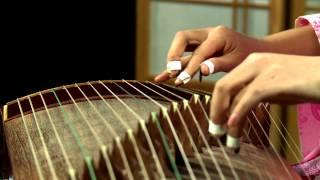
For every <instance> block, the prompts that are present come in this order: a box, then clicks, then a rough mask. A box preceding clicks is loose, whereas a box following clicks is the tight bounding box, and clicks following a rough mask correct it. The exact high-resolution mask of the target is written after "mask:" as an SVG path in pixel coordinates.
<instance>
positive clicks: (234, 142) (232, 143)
mask: <svg viewBox="0 0 320 180" xmlns="http://www.w3.org/2000/svg"><path fill="white" fill-rule="evenodd" d="M227 147H229V148H232V149H237V148H239V147H240V138H237V137H232V136H230V135H229V134H228V135H227Z"/></svg>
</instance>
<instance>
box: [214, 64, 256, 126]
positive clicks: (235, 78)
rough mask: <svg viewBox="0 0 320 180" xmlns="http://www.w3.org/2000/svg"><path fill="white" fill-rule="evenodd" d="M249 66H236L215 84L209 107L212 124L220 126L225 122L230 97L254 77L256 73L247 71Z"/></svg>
mask: <svg viewBox="0 0 320 180" xmlns="http://www.w3.org/2000/svg"><path fill="white" fill-rule="evenodd" d="M250 66H251V65H250V64H249V65H243V66H238V67H237V68H236V69H234V70H233V71H231V72H230V73H229V74H227V75H225V76H224V77H223V78H222V79H221V80H219V81H218V82H217V83H216V85H215V87H214V90H213V95H212V100H211V107H210V118H211V120H212V121H213V123H214V124H216V125H220V126H222V125H223V124H225V123H226V122H227V119H228V116H229V112H230V107H231V105H230V102H231V100H232V97H233V96H234V95H235V94H236V93H237V92H239V91H241V89H243V88H245V86H246V84H247V83H248V82H250V81H252V79H254V77H255V76H256V74H257V71H255V70H251V71H248V70H247V69H248V68H251V67H250Z"/></svg>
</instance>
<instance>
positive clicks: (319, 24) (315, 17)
mask: <svg viewBox="0 0 320 180" xmlns="http://www.w3.org/2000/svg"><path fill="white" fill-rule="evenodd" d="M309 24H310V25H311V26H312V27H313V29H314V31H315V33H316V35H317V37H318V40H319V43H320V14H312V15H306V16H300V17H299V18H297V19H296V22H295V26H296V27H301V26H306V25H309Z"/></svg>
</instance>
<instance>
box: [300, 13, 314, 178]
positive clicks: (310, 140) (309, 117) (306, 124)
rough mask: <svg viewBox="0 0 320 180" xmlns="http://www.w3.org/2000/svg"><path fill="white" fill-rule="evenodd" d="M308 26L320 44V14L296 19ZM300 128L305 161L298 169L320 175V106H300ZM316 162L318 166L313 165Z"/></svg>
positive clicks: (308, 173)
mask: <svg viewBox="0 0 320 180" xmlns="http://www.w3.org/2000/svg"><path fill="white" fill-rule="evenodd" d="M307 25H311V26H312V27H313V29H314V31H315V34H316V36H317V37H318V40H319V43H320V14H312V15H306V16H301V17H299V18H297V19H296V22H295V26H296V27H302V26H307ZM298 127H299V135H300V143H301V148H302V154H303V157H304V159H303V161H302V162H301V164H300V165H297V166H296V168H298V169H299V168H300V169H304V173H306V174H307V175H314V174H318V173H320V164H319V163H320V161H319V157H320V104H311V103H307V104H300V105H298ZM316 160H317V161H316ZM314 162H316V164H317V165H316V166H315V165H312V164H313V163H314ZM318 166H319V167H318Z"/></svg>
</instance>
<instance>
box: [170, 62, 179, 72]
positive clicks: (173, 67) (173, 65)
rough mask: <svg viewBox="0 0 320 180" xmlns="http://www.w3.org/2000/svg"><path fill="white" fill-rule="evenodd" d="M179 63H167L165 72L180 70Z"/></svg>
mask: <svg viewBox="0 0 320 180" xmlns="http://www.w3.org/2000/svg"><path fill="white" fill-rule="evenodd" d="M181 68H182V66H181V61H169V62H168V63H167V71H176V70H181Z"/></svg>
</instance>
